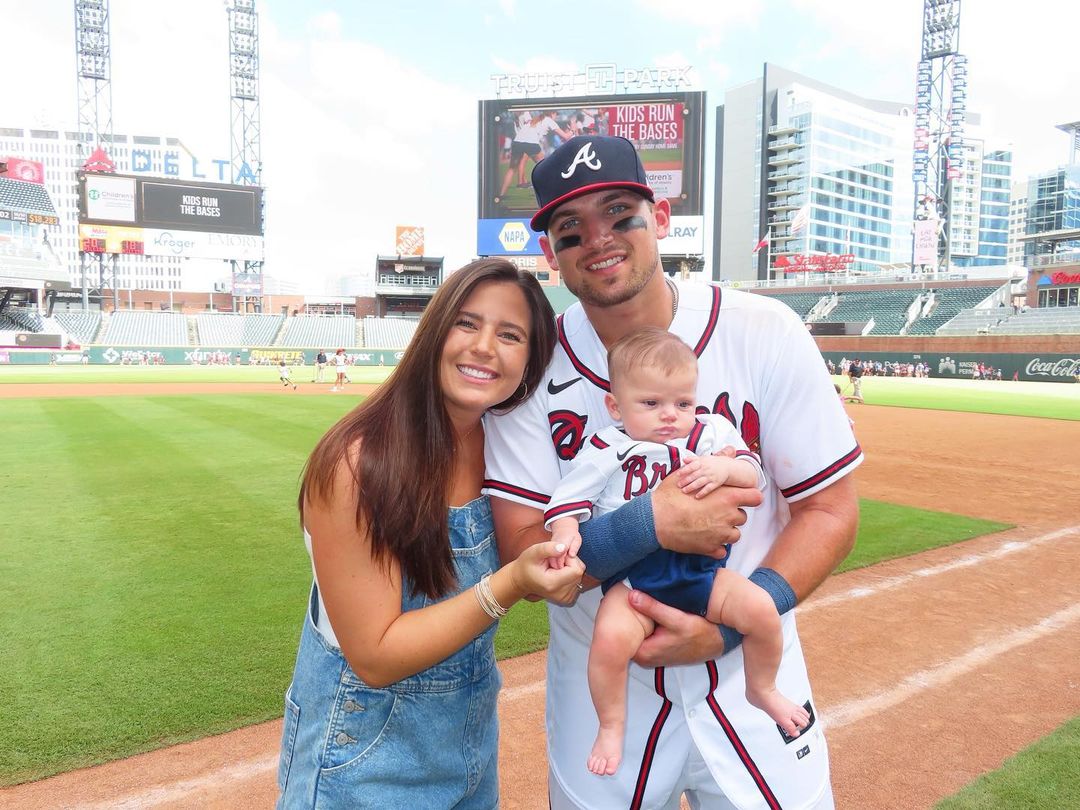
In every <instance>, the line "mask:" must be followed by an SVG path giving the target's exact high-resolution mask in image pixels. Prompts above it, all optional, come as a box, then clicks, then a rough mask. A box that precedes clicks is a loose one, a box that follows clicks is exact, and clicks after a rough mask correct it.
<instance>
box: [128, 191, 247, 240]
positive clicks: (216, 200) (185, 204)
mask: <svg viewBox="0 0 1080 810" xmlns="http://www.w3.org/2000/svg"><path fill="white" fill-rule="evenodd" d="M139 194H140V197H141V211H142V223H143V224H144V225H146V226H149V227H166V228H184V229H189V230H193V231H204V232H217V233H243V234H255V235H257V234H261V233H262V213H261V210H260V195H261V189H258V188H243V187H240V186H214V185H196V184H194V183H180V182H177V181H166V180H150V179H146V180H140V181H139Z"/></svg>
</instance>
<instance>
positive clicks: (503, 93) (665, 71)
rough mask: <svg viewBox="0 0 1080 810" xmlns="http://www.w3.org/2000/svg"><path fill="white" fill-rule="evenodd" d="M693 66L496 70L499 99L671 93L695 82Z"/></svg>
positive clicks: (611, 65) (494, 78) (611, 64)
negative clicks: (556, 71)
mask: <svg viewBox="0 0 1080 810" xmlns="http://www.w3.org/2000/svg"><path fill="white" fill-rule="evenodd" d="M693 70H694V68H693V67H692V66H690V65H684V66H682V67H662V68H620V67H619V66H618V65H616V64H615V63H614V62H602V63H597V64H591V65H586V66H585V70H583V71H581V72H580V73H496V74H492V76H491V80H492V81H493V82H494V83H495V95H496V97H497V98H503V97H507V98H526V97H529V96H581V95H586V96H594V95H600V96H603V95H613V94H616V93H658V92H659V93H671V92H676V91H678V90H686V89H689V88H690V87H691V86H692V85H693V83H694V82H693V77H692V71H693Z"/></svg>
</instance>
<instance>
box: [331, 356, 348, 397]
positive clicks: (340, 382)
mask: <svg viewBox="0 0 1080 810" xmlns="http://www.w3.org/2000/svg"><path fill="white" fill-rule="evenodd" d="M334 371H335V372H336V373H337V379H336V380H335V381H334V387H333V388H331V389H330V390H331V391H343V390H344V389H345V383H346V382H348V379H347V378H346V376H345V350H344V349H338V350H337V351H336V352H335V353H334Z"/></svg>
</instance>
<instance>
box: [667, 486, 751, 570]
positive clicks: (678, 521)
mask: <svg viewBox="0 0 1080 810" xmlns="http://www.w3.org/2000/svg"><path fill="white" fill-rule="evenodd" d="M761 499H762V497H761V492H759V491H758V490H756V489H753V488H750V487H733V486H722V487H720V488H719V489H717V490H716V491H714V492H711V493H710V494H709V495H707V496H706V497H704V498H694V497H693V496H691V495H687V494H686V493H684V492H682V491H680V490H679V482H678V481H677V480H676V476H674V475H669V476H668V477H667V478H665V479H664V480H663V481H662V482H661V483H660V486H658V487H657V488H656V489H655V490H653V495H652V510H653V523H654V525H655V526H656V538H657V540H659V542H660V545H661V547H663V548H666V549H668V550H669V551H678V552H682V553H683V554H703V555H705V556H706V557H715V558H717V559H723V558H724V556H725V555H726V554H727V550H726V549H725V548H724V545H725V544H727V543H734V542H735V541H736V540H738V539H739V529H738V527H739V526H741V525H743V524H744V523H745V522H746V513H745V512H744V511H742V510H743V509H746V508H750V507H753V506H758V505H759V504H760V503H761Z"/></svg>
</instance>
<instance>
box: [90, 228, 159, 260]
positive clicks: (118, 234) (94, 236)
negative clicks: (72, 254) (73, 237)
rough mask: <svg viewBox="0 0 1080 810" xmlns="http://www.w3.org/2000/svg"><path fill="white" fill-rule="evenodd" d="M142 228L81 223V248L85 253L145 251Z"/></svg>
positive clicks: (138, 252)
mask: <svg viewBox="0 0 1080 810" xmlns="http://www.w3.org/2000/svg"><path fill="white" fill-rule="evenodd" d="M144 248H145V244H144V242H143V230H142V228H126V227H124V226H123V225H80V226H79V250H81V251H83V252H84V253H121V254H126V255H136V256H138V255H141V254H143V253H145V252H146V251H145V249H144Z"/></svg>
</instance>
